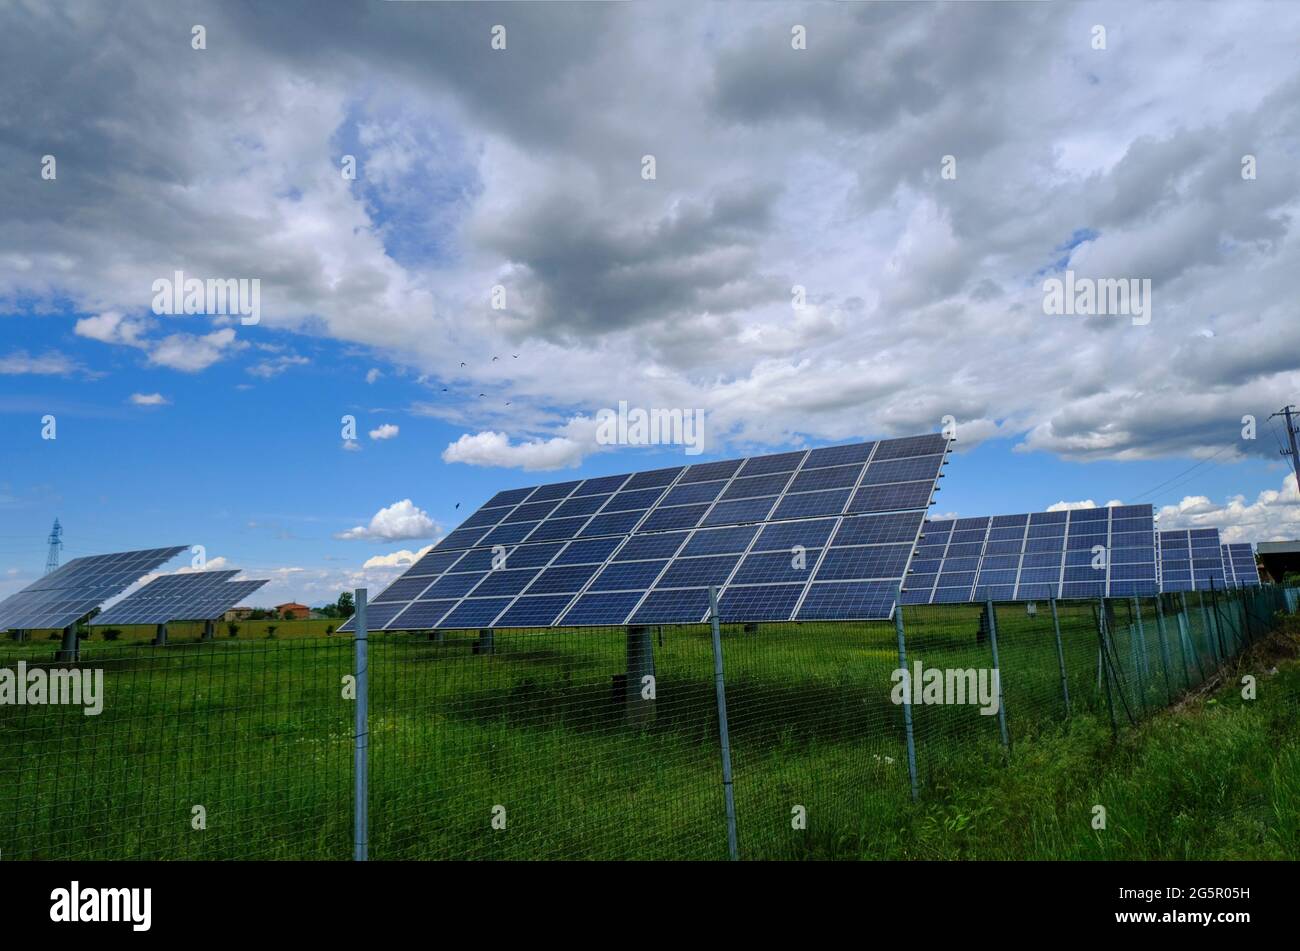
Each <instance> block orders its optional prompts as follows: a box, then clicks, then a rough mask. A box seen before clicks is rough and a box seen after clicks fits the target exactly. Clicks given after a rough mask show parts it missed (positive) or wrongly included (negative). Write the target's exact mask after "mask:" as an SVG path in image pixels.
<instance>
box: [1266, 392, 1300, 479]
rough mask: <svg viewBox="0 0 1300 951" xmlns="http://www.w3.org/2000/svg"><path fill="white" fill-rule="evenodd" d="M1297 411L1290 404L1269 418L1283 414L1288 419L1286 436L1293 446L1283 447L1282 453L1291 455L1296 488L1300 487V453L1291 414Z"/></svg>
mask: <svg viewBox="0 0 1300 951" xmlns="http://www.w3.org/2000/svg"><path fill="white" fill-rule="evenodd" d="M1295 411H1296V408H1295V407H1294V406H1289V405H1288V406H1283V407H1282V409H1281V410H1279V411H1278V412H1276V413H1274V414H1273V416H1270V417H1269V419H1273V418H1274V417H1275V416H1282V417H1285V419H1286V438H1287V441H1288V442H1289V443H1290V444H1291V448H1290V449H1283V450H1282V455H1284V456H1290V457H1291V468H1292V469H1294V470H1295V481H1296V488H1300V454H1298V453H1297V452H1296V447H1295V436H1296V428H1295V424H1294V423H1293V422H1291V414H1292V413H1294V412H1295Z"/></svg>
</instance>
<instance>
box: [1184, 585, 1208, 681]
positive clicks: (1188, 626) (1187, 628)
mask: <svg viewBox="0 0 1300 951" xmlns="http://www.w3.org/2000/svg"><path fill="white" fill-rule="evenodd" d="M1178 603H1179V605H1180V606H1181V607H1182V609H1183V610H1182V612H1181V613H1180V614H1179V615H1178V631H1179V633H1180V634H1181V635H1182V637H1183V640H1182V643H1183V652H1184V661H1185V660H1186V651H1187V648H1188V647H1190V648H1191V649H1192V660H1194V661H1196V672H1197V673H1198V674H1200V676H1201V679H1200V680H1198V681H1197V683H1204V682H1205V668H1204V667H1202V666H1201V654H1200V651H1198V650H1197V649H1196V642H1195V641H1193V640H1192V621H1191V618H1192V616H1191V614H1189V613H1188V611H1187V595H1185V594H1184V593H1183V592H1181V591H1179V592H1178ZM1184 670H1186V666H1185V665H1184ZM1191 685H1192V674H1191V671H1187V686H1188V687H1190V686H1191Z"/></svg>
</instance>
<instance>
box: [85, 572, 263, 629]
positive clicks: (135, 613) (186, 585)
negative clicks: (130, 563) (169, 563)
mask: <svg viewBox="0 0 1300 951" xmlns="http://www.w3.org/2000/svg"><path fill="white" fill-rule="evenodd" d="M237 574H239V570H238V569H233V570H225V571H193V572H185V573H183V574H172V575H162V576H160V577H157V578H154V579H153V580H152V581H150V582H149V583H148V584H146V585H145V586H144V587H142V588H141V589H140V590H139V591H136V592H135V593H134V594H132V595H130V596H129V597H127V598H125V599H124V600H122V601H120V602H118V603H117V604H115V605H113V606H112V607H111V608H109V609H108V610H107V611H104V612H103V613H102V614H100V615H98V616H96V617H95V618H94V619H92V620H91V622H90V623H91V625H92V626H97V627H102V626H105V625H109V624H167V623H169V622H171V621H181V620H185V621H208V620H212V619H213V618H216V617H219V616H220V615H221V614H223V613H224V612H225V611H227V610H228V609H229V608H231V607H233V606H234V605H236V604H238V603H239V601H240V599H241V598H244V597H246V596H247V595H249V594H252V593H253V592H254V591H256V590H257V589H258V588H260V587H262V585H264V584H266V583H267V579H262V580H247V581H231V580H230V579H231V578H233V577H234V576H235V575H237Z"/></svg>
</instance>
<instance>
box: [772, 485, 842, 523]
mask: <svg viewBox="0 0 1300 951" xmlns="http://www.w3.org/2000/svg"><path fill="white" fill-rule="evenodd" d="M849 491H850V490H849V489H832V490H830V491H828V492H804V493H802V494H800V495H787V496H786V497H785V498H783V499H782V500H781V503H780V504H779V505H778V506H777V507H776V511H775V512H773V513H772V517H773V518H774V519H791V518H813V517H816V516H818V515H838V514H840V513H841V512H843V511H844V504H845V503H846V502H848V500H849Z"/></svg>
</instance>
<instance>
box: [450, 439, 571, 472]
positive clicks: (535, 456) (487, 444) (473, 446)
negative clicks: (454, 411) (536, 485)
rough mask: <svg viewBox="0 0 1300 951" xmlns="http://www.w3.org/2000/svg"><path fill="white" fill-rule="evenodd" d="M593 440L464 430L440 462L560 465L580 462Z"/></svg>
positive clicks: (512, 466) (533, 467) (521, 466)
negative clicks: (517, 438)
mask: <svg viewBox="0 0 1300 951" xmlns="http://www.w3.org/2000/svg"><path fill="white" fill-rule="evenodd" d="M592 448H594V444H591V445H588V444H584V443H580V442H576V441H575V440H573V439H570V438H569V437H568V436H555V437H553V438H551V439H532V440H528V441H527V442H519V443H512V442H511V441H510V437H509V436H507V435H506V434H505V433H497V432H492V431H490V430H489V431H487V432H481V433H475V434H474V435H472V436H471V435H470V434H469V433H465V434H464V435H463V436H461V437H460V438H459V439H457V440H456V441H455V442H454V443H452V444H451V445H449V446H448V447H447V448H446V449H444V450H443V451H442V461H443V462H463V463H465V464H466V465H470V466H500V467H502V468H506V469H528V470H538V469H541V470H545V469H563V468H565V467H567V466H576V465H578V464H579V463H580V462H582V460H583V457H584V456H586V455H587V453H588V452H589V451H590V449H592Z"/></svg>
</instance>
